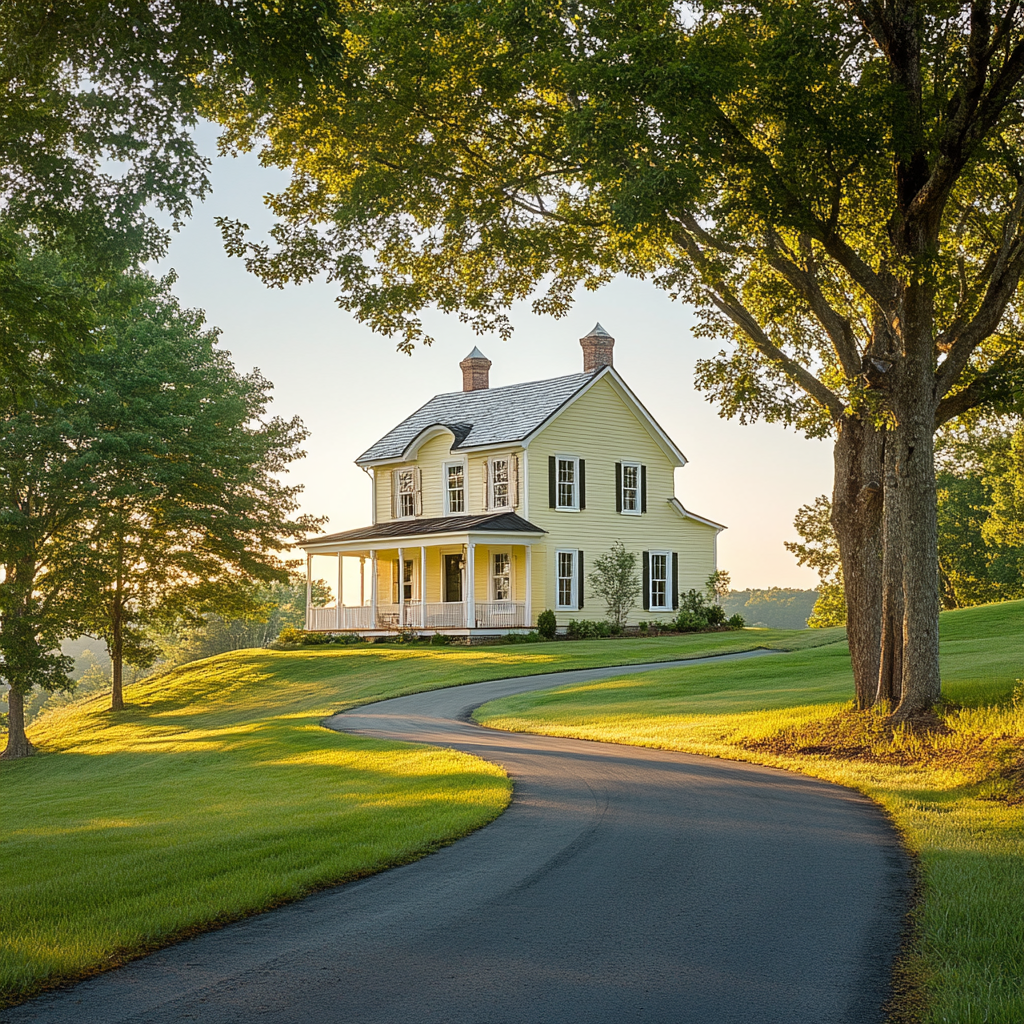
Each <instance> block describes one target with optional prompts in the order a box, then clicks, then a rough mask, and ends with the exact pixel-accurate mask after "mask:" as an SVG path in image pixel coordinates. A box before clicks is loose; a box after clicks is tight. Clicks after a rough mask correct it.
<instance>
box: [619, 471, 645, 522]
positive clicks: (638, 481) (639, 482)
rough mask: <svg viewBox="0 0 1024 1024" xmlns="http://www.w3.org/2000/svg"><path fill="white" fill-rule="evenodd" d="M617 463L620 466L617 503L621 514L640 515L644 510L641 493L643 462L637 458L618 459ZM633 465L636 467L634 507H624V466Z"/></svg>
mask: <svg viewBox="0 0 1024 1024" xmlns="http://www.w3.org/2000/svg"><path fill="white" fill-rule="evenodd" d="M619 465H620V466H621V467H622V470H621V479H620V480H619V504H620V506H621V511H620V512H619V515H621V516H641V515H643V512H644V494H643V487H644V481H643V475H644V468H643V463H642V462H641V461H640V460H639V459H620V460H619ZM627 466H633V467H635V468H636V508H631V509H627V508H626V467H627Z"/></svg>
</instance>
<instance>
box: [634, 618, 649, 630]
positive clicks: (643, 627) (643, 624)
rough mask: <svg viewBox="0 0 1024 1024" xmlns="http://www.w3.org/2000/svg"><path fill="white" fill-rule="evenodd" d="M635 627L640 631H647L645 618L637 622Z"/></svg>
mask: <svg viewBox="0 0 1024 1024" xmlns="http://www.w3.org/2000/svg"><path fill="white" fill-rule="evenodd" d="M636 628H637V629H639V630H640V632H641V633H646V632H647V621H646V619H645V620H643V621H641V622H638V623H637V626H636Z"/></svg>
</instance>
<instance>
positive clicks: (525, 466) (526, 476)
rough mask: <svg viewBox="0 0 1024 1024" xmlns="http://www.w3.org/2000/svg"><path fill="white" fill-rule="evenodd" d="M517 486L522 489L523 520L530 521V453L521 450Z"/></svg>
mask: <svg viewBox="0 0 1024 1024" xmlns="http://www.w3.org/2000/svg"><path fill="white" fill-rule="evenodd" d="M519 486H520V487H522V489H523V490H522V501H523V518H524V519H525V520H527V521H529V519H530V453H529V452H528V451H526V449H525V448H524V449H523V458H522V463H521V471H520V474H519Z"/></svg>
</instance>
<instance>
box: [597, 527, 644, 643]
mask: <svg viewBox="0 0 1024 1024" xmlns="http://www.w3.org/2000/svg"><path fill="white" fill-rule="evenodd" d="M639 561H640V560H639V558H638V557H637V553H636V552H635V551H627V550H626V548H625V545H623V543H622V541H621V540H617V541H615V542H614V543H613V544H612V546H611V550H610V551H607V552H605V553H604V554H602V555H598V556H597V558H595V559H594V564H593V568H592V569H591V571H590V574H589V576H588V579H589V580H590V586H591V589H592V590H593V591H594V593H595V594H597V596H598V597H600V598H603V599H604V601H605V604H606V605H607V606H608V616H609V618H610V619H611V620H612V621H613V622H614V623H615V624H616V625H617V626H618V627H619V628H620V629H621V628H622V627H623V626H624V625H625V624H626V619H627V618H628V617H629V613H630V612H631V611H632V609H633V606H634V605H635V604H636V601H637V598H638V597H639V596H640V570H639V568H638V565H639Z"/></svg>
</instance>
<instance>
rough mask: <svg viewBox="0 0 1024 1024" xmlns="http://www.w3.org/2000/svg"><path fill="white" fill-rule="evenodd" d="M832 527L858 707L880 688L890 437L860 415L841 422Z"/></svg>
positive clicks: (837, 447) (836, 461) (837, 445)
mask: <svg viewBox="0 0 1024 1024" xmlns="http://www.w3.org/2000/svg"><path fill="white" fill-rule="evenodd" d="M836 429H837V435H836V443H835V449H834V455H835V480H834V487H833V491H832V526H833V529H834V530H835V532H836V539H837V540H838V541H839V555H840V558H841V560H842V564H843V584H844V590H845V594H846V623H847V625H846V631H847V637H848V638H849V642H850V660H851V662H852V664H853V682H854V689H855V694H856V701H857V707H859V708H866V707H870V706H871V704H872V702H873V701H874V698H875V690H876V687H877V684H878V664H879V632H880V623H881V607H882V539H881V532H882V521H883V517H882V509H883V491H882V461H883V452H884V446H885V435H884V433H883V432H882V431H879V430H877V429H876V428H875V426H874V424H872V423H871V422H870V421H868V420H866V419H864V418H863V417H860V416H846V417H843V419H841V420H840V421H839V423H838V424H837V428H836Z"/></svg>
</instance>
